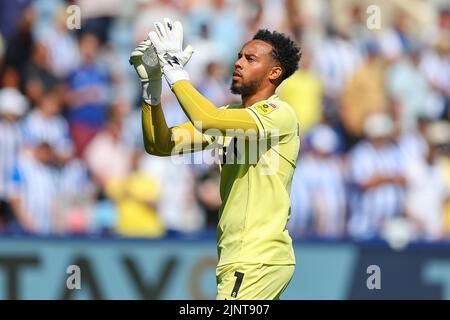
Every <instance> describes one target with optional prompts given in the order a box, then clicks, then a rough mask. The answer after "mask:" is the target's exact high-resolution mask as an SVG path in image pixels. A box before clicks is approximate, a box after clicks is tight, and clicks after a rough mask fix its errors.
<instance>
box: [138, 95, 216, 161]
mask: <svg viewBox="0 0 450 320" xmlns="http://www.w3.org/2000/svg"><path fill="white" fill-rule="evenodd" d="M141 118H142V135H143V139H144V146H145V150H146V151H147V152H148V153H149V154H152V155H156V156H170V155H173V154H179V153H183V152H195V151H200V150H203V149H204V148H206V146H208V145H209V143H211V140H210V139H209V137H206V136H204V135H203V134H202V133H201V132H199V131H198V130H196V129H195V127H194V126H193V125H192V123H190V122H186V123H183V124H181V125H179V126H175V127H171V128H169V127H168V126H167V123H166V120H165V118H164V113H163V111H162V107H161V104H159V105H157V106H149V105H148V104H146V103H145V102H143V104H142V111H141Z"/></svg>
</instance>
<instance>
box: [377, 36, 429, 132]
mask: <svg viewBox="0 0 450 320" xmlns="http://www.w3.org/2000/svg"><path fill="white" fill-rule="evenodd" d="M420 57H421V49H420V47H419V45H418V44H412V45H411V46H410V47H408V48H407V52H406V53H405V54H404V55H402V56H401V57H399V58H398V59H397V60H396V62H394V63H393V64H391V65H390V66H389V67H388V68H387V71H386V85H387V91H388V93H389V95H390V97H391V98H392V99H395V100H396V102H398V104H397V105H398V106H399V110H395V111H396V114H397V118H398V120H399V123H400V128H401V130H402V131H409V130H413V129H414V128H415V127H416V124H417V120H418V118H419V116H421V115H426V114H427V113H430V111H429V110H430V108H431V109H434V107H433V106H432V104H433V103H434V101H433V100H434V99H433V92H432V90H431V87H430V85H429V84H428V81H427V79H426V77H425V76H424V74H423V73H422V72H421V71H420V69H419V64H420Z"/></svg>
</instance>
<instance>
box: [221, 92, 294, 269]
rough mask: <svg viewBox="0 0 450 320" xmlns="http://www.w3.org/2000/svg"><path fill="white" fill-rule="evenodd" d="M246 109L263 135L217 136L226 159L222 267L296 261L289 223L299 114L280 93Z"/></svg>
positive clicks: (224, 162)
mask: <svg viewBox="0 0 450 320" xmlns="http://www.w3.org/2000/svg"><path fill="white" fill-rule="evenodd" d="M223 108H228V109H230V108H243V107H242V106H241V105H229V106H225V107H223ZM245 110H246V111H247V112H249V114H250V115H251V116H252V117H253V119H254V120H255V121H256V123H257V126H258V138H256V139H248V138H247V139H246V138H244V137H242V138H239V137H230V136H219V137H217V138H213V140H214V141H215V142H216V146H217V147H218V150H219V156H220V158H221V159H222V162H221V182H220V195H221V198H222V206H221V209H220V220H219V224H218V227H217V231H218V232H217V240H218V243H217V246H218V247H217V249H218V256H219V264H218V265H219V266H220V265H225V264H229V263H236V262H255V263H265V264H295V257H294V251H293V248H292V239H291V237H290V236H289V234H288V231H287V229H286V224H287V222H288V219H289V216H290V198H289V194H290V189H291V181H292V175H293V173H294V169H295V163H296V160H297V156H298V152H299V149H300V137H299V125H298V122H297V120H296V119H297V118H296V115H295V112H294V111H293V109H292V108H291V107H290V106H289V105H288V104H287V103H286V102H283V101H282V100H280V98H279V97H278V96H277V95H273V96H271V97H270V98H269V99H267V100H264V101H261V102H258V103H256V104H254V105H252V106H251V107H248V108H246V109H245ZM255 144H256V148H255ZM255 150H256V151H255ZM230 153H231V154H230Z"/></svg>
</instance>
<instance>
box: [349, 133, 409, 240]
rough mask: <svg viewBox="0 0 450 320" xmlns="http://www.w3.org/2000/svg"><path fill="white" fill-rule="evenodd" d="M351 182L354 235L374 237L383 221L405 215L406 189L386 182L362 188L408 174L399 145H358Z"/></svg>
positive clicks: (351, 228) (352, 159)
mask: <svg viewBox="0 0 450 320" xmlns="http://www.w3.org/2000/svg"><path fill="white" fill-rule="evenodd" d="M349 165H350V168H349V169H350V179H351V182H352V185H351V193H350V211H351V212H350V213H351V214H350V221H349V224H348V230H349V233H350V235H352V236H354V237H360V238H370V237H373V236H376V235H378V232H379V231H380V227H381V226H382V223H383V221H385V220H386V219H389V218H393V217H396V216H398V215H400V214H401V213H402V212H403V209H404V208H403V207H404V188H403V187H402V186H400V185H398V184H393V183H385V184H381V185H378V186H376V187H373V188H370V189H368V190H363V189H362V185H364V184H365V183H367V182H368V181H370V179H372V178H373V177H375V176H398V175H404V168H403V165H404V158H403V156H402V153H401V152H400V149H399V147H398V146H397V145H396V144H393V143H389V144H387V145H384V146H382V147H380V148H375V147H374V146H373V144H371V143H370V142H368V141H362V142H360V143H358V144H357V145H356V146H355V147H354V148H353V150H351V152H350V155H349Z"/></svg>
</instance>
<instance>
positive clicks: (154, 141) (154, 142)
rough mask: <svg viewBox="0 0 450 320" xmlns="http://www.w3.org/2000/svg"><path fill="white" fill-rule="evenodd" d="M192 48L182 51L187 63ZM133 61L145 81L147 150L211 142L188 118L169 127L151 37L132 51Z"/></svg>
mask: <svg viewBox="0 0 450 320" xmlns="http://www.w3.org/2000/svg"><path fill="white" fill-rule="evenodd" d="M192 53H193V49H192V47H190V46H187V47H186V49H185V50H184V51H183V52H182V53H181V55H180V62H181V63H182V65H185V64H186V63H187V62H188V61H189V59H190V57H191V55H192ZM130 64H132V65H133V66H134V68H135V70H136V73H137V74H138V76H139V79H140V80H141V85H142V133H143V138H144V146H145V150H146V151H147V152H148V153H150V154H152V155H157V156H170V155H171V154H174V153H178V152H181V151H183V152H186V151H197V150H201V149H203V148H204V147H205V146H206V145H207V144H208V143H209V142H208V141H207V140H206V138H204V137H203V136H202V134H200V133H199V132H196V130H195V128H194V126H193V125H192V124H191V123H190V122H188V123H185V124H182V125H180V126H176V127H172V128H169V127H168V126H167V123H166V119H165V118H164V113H163V111H162V107H161V77H162V74H161V67H160V64H159V61H158V57H157V56H156V52H155V50H154V48H153V46H152V43H151V41H150V40H144V41H142V42H141V43H140V44H139V45H138V46H137V47H136V49H135V50H134V51H133V52H132V53H131V56H130Z"/></svg>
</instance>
